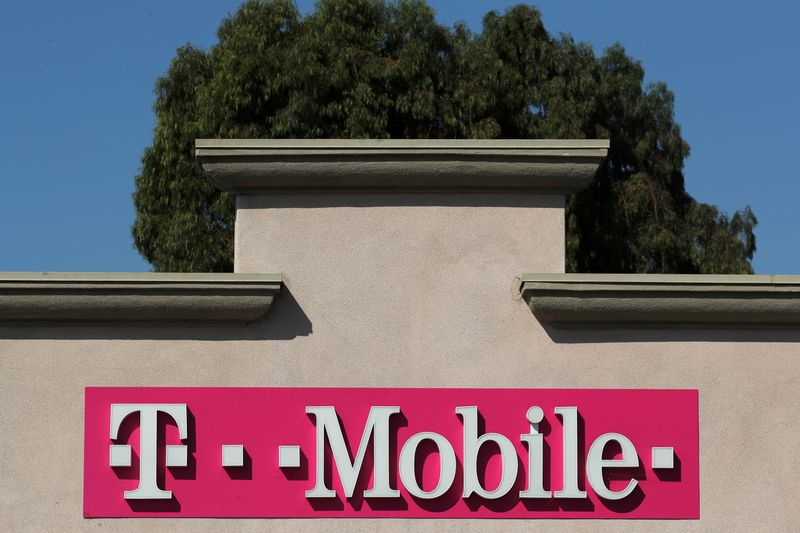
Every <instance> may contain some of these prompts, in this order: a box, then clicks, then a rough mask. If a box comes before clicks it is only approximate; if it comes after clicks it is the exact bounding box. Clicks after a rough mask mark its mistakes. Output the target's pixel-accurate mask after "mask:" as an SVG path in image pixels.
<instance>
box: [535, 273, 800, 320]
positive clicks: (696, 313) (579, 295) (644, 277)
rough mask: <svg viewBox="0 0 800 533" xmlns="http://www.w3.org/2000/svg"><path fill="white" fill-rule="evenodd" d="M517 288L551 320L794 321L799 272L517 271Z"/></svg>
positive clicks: (799, 311)
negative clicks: (680, 273)
mask: <svg viewBox="0 0 800 533" xmlns="http://www.w3.org/2000/svg"><path fill="white" fill-rule="evenodd" d="M520 281H521V291H522V295H523V297H524V298H525V300H526V301H527V302H528V305H529V306H530V308H531V310H532V311H533V313H534V315H536V317H537V318H538V319H539V320H542V321H544V322H553V323H570V322H572V323H580V322H584V323H586V322H595V323H604V322H606V323H607V322H627V323H650V324H657V323H686V324H706V325H720V324H725V323H728V324H765V325H767V324H796V323H800V276H733V275H731V276H725V275H656V274H632V275H631V274H523V275H522V276H521V277H520Z"/></svg>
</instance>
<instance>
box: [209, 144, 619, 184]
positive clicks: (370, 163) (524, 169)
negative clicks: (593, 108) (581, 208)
mask: <svg viewBox="0 0 800 533" xmlns="http://www.w3.org/2000/svg"><path fill="white" fill-rule="evenodd" d="M608 147H609V143H608V141H607V140H581V139H579V140H549V139H522V140H511V139H503V140H463V139H462V140H445V139H417V140H394V139H385V140H376V139H365V140H349V139H197V140H196V141H195V155H196V156H197V159H198V160H199V161H200V163H201V164H202V166H203V170H204V171H205V174H206V176H207V177H208V179H209V180H210V181H211V183H212V184H213V185H214V186H216V187H218V188H220V189H222V190H225V191H231V192H235V193H240V194H248V193H250V194H253V193H260V192H276V191H278V190H297V189H310V188H312V189H343V188H347V189H383V190H386V189H402V190H409V189H410V190H419V189H422V190H431V189H477V190H484V189H488V190H498V189H518V190H527V191H535V192H542V193H552V194H568V193H570V192H573V191H576V190H579V189H582V188H583V187H585V186H587V185H588V184H589V183H590V182H591V180H592V178H593V177H594V174H595V172H596V171H597V168H598V166H599V165H600V163H601V162H602V161H603V159H604V158H605V157H606V155H607V153H608Z"/></svg>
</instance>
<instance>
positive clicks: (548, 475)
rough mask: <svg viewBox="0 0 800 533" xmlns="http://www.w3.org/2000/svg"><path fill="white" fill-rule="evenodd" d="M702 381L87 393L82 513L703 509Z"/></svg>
mask: <svg viewBox="0 0 800 533" xmlns="http://www.w3.org/2000/svg"><path fill="white" fill-rule="evenodd" d="M698 446H699V444H698V399H697V391H696V390H601V389H580V390H569V389H366V388H358V389H343V388H103V387H88V388H87V389H86V425H85V456H84V516H85V517H87V518H93V517H265V518H293V517H294V518H313V517H320V518H322V517H324V518H331V517H342V518H344V517H347V518H354V517H363V518H378V517H390V518H391V517H395V518H618V519H619V518H661V519H668V518H671V519H696V518H699V515H700V504H699V500H700V496H699V464H698V456H699V452H698Z"/></svg>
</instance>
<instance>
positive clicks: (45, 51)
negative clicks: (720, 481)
mask: <svg viewBox="0 0 800 533" xmlns="http://www.w3.org/2000/svg"><path fill="white" fill-rule="evenodd" d="M516 3H519V2H506V1H501V0H495V1H491V2H490V1H486V2H478V1H473V2H470V1H464V0H450V1H445V0H433V1H432V2H431V4H432V5H433V6H434V8H435V9H436V11H437V14H438V19H439V21H440V22H442V23H444V24H447V25H451V24H453V23H454V22H455V21H457V20H462V21H464V22H466V23H467V24H468V25H469V26H470V27H471V28H472V29H474V30H476V31H479V30H480V27H481V18H482V16H483V14H484V13H486V12H487V11H490V10H499V11H502V10H503V9H504V8H505V7H507V6H509V5H513V4H516ZM238 4H239V2H238V1H221V0H219V1H208V0H191V1H189V0H169V1H163V0H160V1H155V0H137V1H136V2H109V1H107V0H102V1H101V0H97V1H81V0H75V1H72V2H60V1H59V2H56V1H40V2H7V3H5V4H4V6H3V10H2V11H3V12H2V16H0V186H2V189H0V271H141V270H149V269H150V267H149V265H148V264H147V263H146V262H145V261H144V260H143V259H142V258H141V257H140V256H139V254H138V253H137V252H136V250H135V249H134V248H133V245H132V241H131V237H130V225H131V223H132V222H133V218H134V212H133V206H132V201H131V194H132V193H133V189H134V183H133V179H134V176H135V175H136V174H137V172H138V170H139V167H140V162H139V158H140V156H141V154H142V151H143V149H144V148H145V147H146V146H147V145H148V144H149V143H150V139H151V136H152V129H153V126H154V116H153V112H152V103H153V98H154V97H153V91H152V89H153V83H154V81H155V79H156V77H158V76H159V75H161V74H163V73H164V72H165V71H166V69H167V66H168V65H169V61H170V59H171V58H172V56H173V55H174V52H175V49H176V48H178V47H179V46H181V45H183V44H184V43H187V42H191V43H193V44H195V45H198V46H202V47H209V46H211V45H212V44H213V43H214V42H215V40H216V37H215V31H216V28H217V26H218V24H219V22H220V20H222V18H223V17H224V16H225V15H226V14H227V13H229V12H233V11H235V9H236V7H237V6H238ZM298 5H299V7H300V9H301V11H309V10H310V9H311V8H312V7H313V1H308V0H303V1H300V2H298ZM535 5H537V6H538V7H539V8H540V10H541V11H542V15H543V19H544V22H545V26H546V27H547V29H548V30H549V31H550V32H551V33H553V34H556V33H559V32H567V33H571V34H572V35H573V36H574V37H575V38H576V39H577V40H581V41H587V42H590V43H592V44H593V45H594V48H595V50H596V51H597V52H600V51H602V49H604V48H605V47H607V46H608V45H610V44H612V43H614V42H616V41H619V42H621V43H622V44H623V45H624V46H625V47H626V48H627V50H628V53H629V54H630V55H632V56H633V57H636V58H638V59H640V60H641V61H642V64H643V65H644V68H645V72H646V73H647V79H648V80H649V81H656V80H664V81H666V82H667V84H668V85H669V87H670V88H671V89H672V91H673V92H674V93H675V95H676V107H675V111H676V116H677V120H678V122H679V123H680V124H681V126H682V129H683V135H684V137H685V138H686V140H687V141H688V142H689V144H690V145H691V147H692V154H691V156H690V157H689V159H688V160H687V162H686V169H685V175H686V185H687V190H688V191H689V193H690V194H692V195H693V196H694V197H695V198H697V199H699V200H701V201H705V202H711V203H715V204H717V205H719V206H720V207H721V208H722V209H724V210H726V211H728V212H732V211H734V210H736V209H738V208H741V207H744V206H745V205H748V204H749V205H751V206H752V208H753V210H754V211H755V213H756V216H757V217H758V219H759V222H760V223H759V225H758V227H757V228H756V235H757V239H758V241H757V243H758V251H757V252H756V256H755V261H754V265H755V268H756V272H757V273H759V274H772V273H781V274H800V247H799V246H798V242H799V241H800V238H798V236H797V232H796V221H797V220H798V218H797V215H798V213H797V211H796V210H798V208H799V207H800V206H799V205H798V202H799V201H800V165H799V164H798V162H797V159H796V157H795V156H796V152H797V151H800V133H798V131H799V130H798V126H799V125H800V97H798V87H799V86H800V59H798V54H799V53H800V45H799V44H798V40H797V39H798V36H800V2H796V1H784V2H777V1H769V0H765V1H762V2H746V3H745V2H739V1H716V0H715V1H697V0H693V1H683V0H673V1H671V2H647V1H641V0H639V1H633V0H625V1H622V0H620V1H607V2H597V1H589V0H586V1H572V0H546V1H540V2H537V3H535Z"/></svg>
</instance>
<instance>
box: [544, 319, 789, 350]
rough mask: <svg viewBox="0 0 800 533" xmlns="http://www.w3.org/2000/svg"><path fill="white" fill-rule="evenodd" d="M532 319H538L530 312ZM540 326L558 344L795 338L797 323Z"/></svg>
mask: <svg viewBox="0 0 800 533" xmlns="http://www.w3.org/2000/svg"><path fill="white" fill-rule="evenodd" d="M531 320H534V321H535V320H537V319H536V318H535V317H534V316H533V315H531ZM541 326H542V329H544V331H545V332H546V333H547V335H548V336H549V337H550V339H551V340H552V341H553V342H555V343H557V344H587V343H611V342H617V343H621V342H671V341H678V342H742V343H744V342H755V343H759V342H797V343H800V328H798V327H797V325H785V326H780V325H775V326H763V325H761V326H759V325H749V324H685V323H670V322H660V323H648V324H647V325H641V324H633V323H602V324H600V323H588V322H586V323H580V322H574V323H569V324H567V323H564V324H559V325H555V324H548V323H546V322H541Z"/></svg>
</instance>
